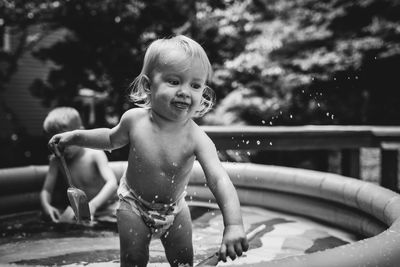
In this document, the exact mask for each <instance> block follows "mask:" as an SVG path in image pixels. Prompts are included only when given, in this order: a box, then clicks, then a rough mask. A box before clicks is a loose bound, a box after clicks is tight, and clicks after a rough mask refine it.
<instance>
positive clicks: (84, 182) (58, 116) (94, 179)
mask: <svg viewBox="0 0 400 267" xmlns="http://www.w3.org/2000/svg"><path fill="white" fill-rule="evenodd" d="M43 129H44V131H45V132H46V134H47V135H50V136H52V135H54V134H57V133H62V132H66V131H72V130H76V129H82V121H81V117H80V116H79V113H78V111H77V110H76V109H74V108H71V107H58V108H55V109H53V110H52V111H50V112H49V114H48V115H47V117H46V118H45V120H44V123H43ZM64 156H65V159H66V162H67V165H68V168H69V170H70V172H71V176H72V183H73V185H74V186H75V187H78V188H79V189H82V190H83V191H84V192H85V193H86V195H87V197H88V200H90V201H89V209H90V213H91V215H92V216H94V215H98V214H102V215H105V216H112V215H113V213H114V210H115V205H113V204H115V203H116V190H117V179H116V177H115V175H114V172H113V171H112V170H111V169H110V168H109V166H108V159H107V156H106V155H105V153H104V152H103V151H101V150H94V149H88V148H83V147H79V146H69V147H68V148H66V149H65V150H64ZM60 177H61V178H60ZM57 179H64V180H65V179H66V178H65V174H64V170H63V168H62V166H61V162H60V160H59V159H58V158H57V157H55V156H54V155H52V156H50V161H49V171H48V173H47V174H46V178H45V182H44V184H43V188H42V191H41V193H40V200H41V204H42V208H43V211H44V213H45V215H46V217H49V218H50V219H51V220H52V221H53V222H60V221H61V222H72V221H73V219H74V213H73V210H72V208H71V207H70V206H68V207H67V208H66V209H65V210H64V211H62V210H60V209H59V208H60V207H56V206H57V205H55V204H54V202H53V201H52V200H53V196H54V189H55V187H56V186H55V185H56V184H57ZM61 184H64V185H65V186H66V185H67V183H61ZM62 190H63V191H65V192H66V190H67V188H66V187H65V188H63V189H62ZM56 193H59V192H56ZM62 196H63V198H65V200H66V198H67V195H66V194H65V195H64V194H62ZM55 197H57V196H55ZM65 202H67V201H65ZM63 208H65V206H64V207H63Z"/></svg>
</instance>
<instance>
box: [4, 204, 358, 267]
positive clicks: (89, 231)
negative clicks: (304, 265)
mask: <svg viewBox="0 0 400 267" xmlns="http://www.w3.org/2000/svg"><path fill="white" fill-rule="evenodd" d="M190 209H191V213H192V219H193V248H194V253H195V258H194V263H195V265H196V264H197V263H198V262H200V261H201V260H203V259H205V258H207V257H208V256H210V255H211V254H213V253H215V252H216V251H217V250H218V248H219V244H220V242H221V238H222V232H223V222H222V215H221V213H220V211H219V210H218V209H216V206H215V205H210V204H208V203H207V204H206V203H198V202H192V203H190ZM242 214H243V220H244V224H245V228H246V230H247V231H248V230H251V229H253V228H256V227H257V226H259V225H261V224H264V225H265V226H266V227H265V229H264V230H263V231H261V232H260V233H259V234H258V235H257V236H256V237H255V238H254V239H253V240H252V241H251V242H250V248H249V250H248V251H247V252H246V253H245V254H244V256H242V257H240V258H238V259H236V260H235V261H228V262H226V263H220V264H218V266H224V265H237V264H252V263H257V262H263V261H269V260H272V259H278V258H282V257H287V256H293V255H301V254H308V253H313V252H316V251H321V250H325V249H329V248H333V247H336V246H340V245H343V244H347V243H351V242H354V241H356V240H357V237H356V236H354V235H353V234H350V233H348V232H345V231H343V230H340V229H336V228H334V227H330V226H327V225H324V224H321V223H318V222H315V221H313V220H309V219H306V218H303V217H298V216H292V215H288V214H284V213H279V212H275V211H271V210H266V209H263V208H257V207H242ZM0 266H68V267H77V266H87V267H100V266H104V267H105V266H110V267H114V266H115V267H117V266H119V240H118V232H117V226H116V223H115V220H114V219H113V218H103V220H101V221H99V222H98V223H96V224H94V225H91V226H84V225H74V224H53V223H49V222H44V221H42V220H41V219H40V214H39V213H38V212H34V213H32V212H31V213H26V214H20V215H18V217H7V218H5V217H4V218H2V219H0ZM148 266H153V267H155V266H169V264H168V263H167V262H166V258H165V255H164V249H163V247H162V245H161V242H160V241H159V240H153V241H152V242H151V244H150V262H149V265H148Z"/></svg>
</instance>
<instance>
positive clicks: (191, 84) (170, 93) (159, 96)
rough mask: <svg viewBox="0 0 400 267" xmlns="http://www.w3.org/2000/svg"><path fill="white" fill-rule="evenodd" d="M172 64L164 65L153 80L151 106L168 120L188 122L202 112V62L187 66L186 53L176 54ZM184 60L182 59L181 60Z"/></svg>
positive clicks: (204, 77)
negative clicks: (199, 111)
mask: <svg viewBox="0 0 400 267" xmlns="http://www.w3.org/2000/svg"><path fill="white" fill-rule="evenodd" d="M174 57H175V58H174V61H173V63H168V62H166V63H164V64H161V67H159V68H158V69H157V70H156V71H154V72H153V75H152V77H151V80H150V89H151V106H152V109H153V111H154V112H156V113H157V114H159V115H160V116H162V117H165V118H167V119H169V120H174V121H176V120H186V119H188V118H191V117H193V116H194V115H195V113H196V112H197V111H198V110H199V109H200V102H201V98H202V94H203V90H204V88H205V83H206V77H207V76H206V75H207V74H206V70H205V69H204V67H203V65H202V64H201V60H199V59H195V60H193V61H192V62H188V60H187V59H186V55H185V54H184V53H183V52H179V51H175V53H174ZM179 57H181V58H179Z"/></svg>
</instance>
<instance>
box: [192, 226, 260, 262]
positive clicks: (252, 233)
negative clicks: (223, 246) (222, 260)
mask: <svg viewBox="0 0 400 267" xmlns="http://www.w3.org/2000/svg"><path fill="white" fill-rule="evenodd" d="M265 228H266V226H265V224H261V225H260V226H258V227H257V228H255V229H253V230H252V231H250V232H249V233H247V234H246V237H247V241H248V242H250V241H251V240H252V239H253V238H254V237H256V235H257V234H258V233H260V232H261V231H262V230H264V229H265ZM218 262H219V255H218V252H217V253H214V254H213V255H211V256H209V257H208V258H206V259H205V260H202V261H201V262H199V263H198V264H197V265H196V267H197V266H217V264H218Z"/></svg>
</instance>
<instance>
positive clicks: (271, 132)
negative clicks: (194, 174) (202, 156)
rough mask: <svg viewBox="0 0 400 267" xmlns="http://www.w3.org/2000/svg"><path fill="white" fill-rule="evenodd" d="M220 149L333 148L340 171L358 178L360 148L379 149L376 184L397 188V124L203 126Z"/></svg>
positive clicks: (399, 141)
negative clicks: (336, 152) (378, 182)
mask: <svg viewBox="0 0 400 267" xmlns="http://www.w3.org/2000/svg"><path fill="white" fill-rule="evenodd" d="M202 128H203V129H204V130H205V131H206V132H207V134H208V135H209V136H210V137H211V139H212V140H213V141H214V143H215V144H216V146H217V148H218V149H220V150H227V149H233V150H273V151H298V150H310V151H312V150H334V151H340V153H341V159H342V160H341V168H342V171H341V173H342V174H343V175H345V176H349V177H354V178H360V177H361V173H360V171H361V170H360V149H361V148H379V149H380V150H381V173H380V185H381V186H383V187H386V188H388V189H391V190H394V191H397V190H398V177H397V176H398V150H399V148H400V127H395V126H393V127H392V126H389V127H387V126H325V125H324V126H321V125H318V126H317V125H307V126H272V127H265V126H245V127H243V126H203V127H202Z"/></svg>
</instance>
